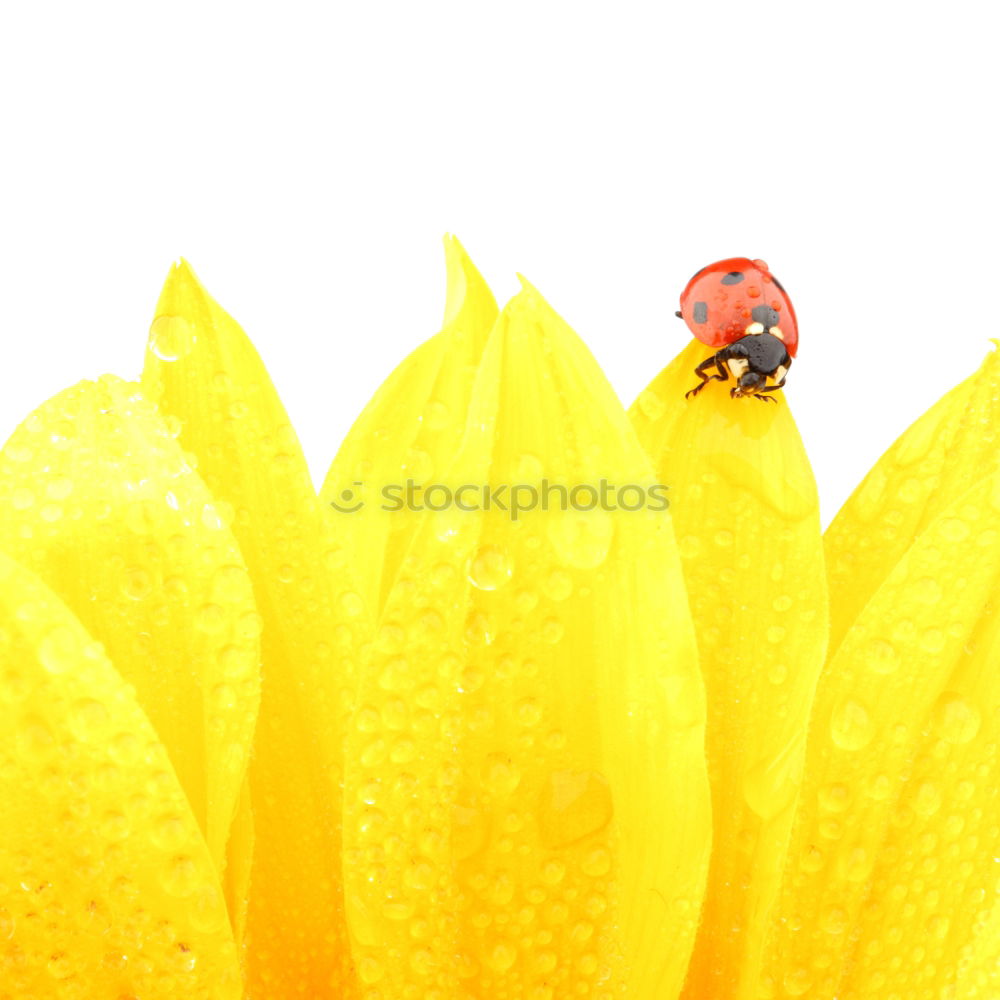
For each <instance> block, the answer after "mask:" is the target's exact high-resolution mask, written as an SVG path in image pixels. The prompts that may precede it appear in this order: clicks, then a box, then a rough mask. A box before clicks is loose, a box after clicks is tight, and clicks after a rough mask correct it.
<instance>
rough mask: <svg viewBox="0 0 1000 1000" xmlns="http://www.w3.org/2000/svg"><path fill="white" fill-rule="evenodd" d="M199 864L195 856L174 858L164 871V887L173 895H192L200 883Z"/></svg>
mask: <svg viewBox="0 0 1000 1000" xmlns="http://www.w3.org/2000/svg"><path fill="white" fill-rule="evenodd" d="M199 881H200V879H199V877H198V866H197V865H196V864H195V862H194V859H193V858H189V857H184V856H179V857H176V858H173V859H172V860H171V861H170V862H169V864H168V865H167V867H166V869H165V870H164V872H163V888H164V889H166V891H167V892H168V893H170V895H171V896H181V897H184V896H190V895H191V894H192V893H193V892H194V891H195V889H197V888H198V884H199Z"/></svg>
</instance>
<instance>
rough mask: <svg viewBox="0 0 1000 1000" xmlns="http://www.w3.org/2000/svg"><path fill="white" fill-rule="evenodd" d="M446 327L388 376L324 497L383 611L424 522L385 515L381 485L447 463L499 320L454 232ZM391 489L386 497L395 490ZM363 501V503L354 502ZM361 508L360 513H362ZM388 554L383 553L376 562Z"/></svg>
mask: <svg viewBox="0 0 1000 1000" xmlns="http://www.w3.org/2000/svg"><path fill="white" fill-rule="evenodd" d="M445 258H446V264H447V269H448V298H447V303H446V305H445V316H444V328H443V329H442V330H441V332H440V333H438V334H437V335H436V336H434V337H432V338H431V339H430V340H428V341H427V342H426V343H424V344H422V345H421V346H420V347H418V348H417V349H416V350H415V351H414V352H413V353H412V354H410V355H409V357H407V358H406V359H405V360H404V361H403V362H402V363H401V364H400V365H399V366H398V367H397V368H396V370H395V371H393V373H392V374H391V375H390V376H389V377H388V378H387V379H386V380H385V382H384V383H383V384H382V386H381V387H380V388H379V390H378V392H376V393H375V395H374V396H373V397H372V400H371V402H370V403H369V404H368V405H367V406H366V407H365V409H364V411H363V412H362V414H361V416H360V417H358V419H357V420H356V421H355V423H354V426H353V427H352V428H351V430H350V432H349V433H348V435H347V437H346V438H345V439H344V443H343V444H342V445H341V446H340V450H339V451H338V452H337V457H336V458H335V459H334V460H333V464H332V465H331V466H330V470H329V472H328V473H327V476H326V481H325V482H324V483H323V488H322V490H321V491H320V498H321V499H322V500H323V501H324V502H325V503H326V504H328V505H329V506H330V507H331V508H332V510H333V511H334V512H335V514H336V512H338V511H339V512H340V516H342V517H343V518H345V519H349V524H347V525H345V530H346V531H347V533H348V537H349V538H350V540H351V545H352V551H354V552H355V553H356V556H355V558H354V559H353V560H352V564H353V565H356V566H358V567H359V571H360V574H359V585H360V586H361V587H362V588H363V593H364V595H365V597H366V598H367V599H368V601H369V603H370V606H371V607H372V608H375V609H377V611H380V610H381V608H382V606H383V604H384V603H385V598H386V595H387V593H388V591H389V588H390V587H391V586H392V583H393V581H394V580H395V577H396V574H397V573H398V571H399V564H400V562H401V561H402V559H403V556H404V555H405V553H406V549H407V547H408V545H409V543H410V540H411V536H412V533H413V530H414V527H415V525H416V524H417V523H418V521H417V520H416V519H414V518H411V517H408V516H407V514H406V512H405V511H398V512H395V516H392V517H389V516H388V513H389V512H388V511H386V510H384V509H383V506H384V500H385V498H384V496H383V488H384V487H386V486H388V487H390V488H391V487H393V486H395V485H396V484H399V485H401V486H405V484H406V482H407V480H412V481H413V482H414V483H415V484H417V485H423V484H426V483H427V482H429V481H431V479H432V477H433V476H434V475H435V474H437V475H440V474H441V473H442V471H443V470H442V469H441V467H440V463H441V462H442V461H443V460H446V461H449V462H450V461H451V458H452V456H453V455H454V453H455V449H456V448H457V446H458V442H459V439H460V437H461V434H462V431H463V430H464V428H465V418H466V414H467V410H468V407H469V397H470V394H471V392H472V383H473V379H474V377H475V373H476V367H477V366H478V364H479V361H480V358H481V357H482V353H483V348H484V347H485V345H486V338H487V336H488V335H489V332H490V330H491V329H492V327H493V323H494V321H495V320H496V317H497V305H496V300H495V299H494V298H493V294H492V293H491V292H490V290H489V288H488V287H487V286H486V282H485V281H483V279H482V277H481V276H480V274H479V272H478V271H477V270H476V268H475V266H474V265H473V263H472V261H471V260H470V259H469V257H468V255H467V254H466V252H465V250H464V249H463V247H462V245H461V244H460V243H459V242H458V240H457V239H455V237H453V236H451V237H447V238H446V239H445ZM394 495H395V494H394V493H390V494H389V496H390V497H392V496H394ZM359 504H360V505H361V506H360V508H358V505H359ZM356 508H358V509H356ZM380 553H384V558H380V557H379V555H380Z"/></svg>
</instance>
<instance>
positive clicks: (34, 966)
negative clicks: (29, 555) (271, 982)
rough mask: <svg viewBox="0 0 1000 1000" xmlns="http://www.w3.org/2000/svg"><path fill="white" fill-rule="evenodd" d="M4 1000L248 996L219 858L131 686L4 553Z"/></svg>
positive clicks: (0, 596) (0, 614) (0, 911)
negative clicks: (220, 880)
mask: <svg viewBox="0 0 1000 1000" xmlns="http://www.w3.org/2000/svg"><path fill="white" fill-rule="evenodd" d="M0 663H2V664H3V668H2V677H0V732H2V733H3V734H4V739H3V740H2V741H0V801H2V802H3V809H0V970H2V971H0V981H2V990H3V994H4V995H5V996H10V997H14V996H17V997H29V996H31V997H49V998H52V1000H61V998H66V1000H68V998H70V997H91V996H95V997H96V996H101V997H112V996H113V997H125V996H130V997H131V996H136V997H139V996H141V997H146V998H150V1000H156V998H164V1000H167V998H174V997H179V996H190V997H206V998H208V997H211V998H217V1000H226V998H230V1000H236V998H238V997H240V996H241V995H242V984H241V981H240V971H239V963H238V961H237V954H236V948H235V945H234V943H233V937H232V932H231V930H230V928H229V925H228V922H227V918H226V907H225V903H224V901H223V898H222V893H221V892H220V890H219V884H218V880H217V877H216V872H215V867H214V865H213V861H212V859H211V857H210V856H209V852H208V850H207V849H206V846H205V842H204V840H203V838H202V835H201V831H200V830H199V828H198V823H197V822H196V821H195V818H194V816H193V815H192V814H191V811H190V809H189V807H188V802H187V798H186V795H185V792H184V791H182V790H181V787H180V785H179V784H178V781H177V778H176V776H175V774H174V771H173V769H172V767H171V763H170V760H169V759H168V757H167V754H166V752H165V751H164V748H163V746H162V744H161V743H160V741H159V739H158V738H157V736H156V733H155V732H154V730H153V728H152V726H151V725H150V724H149V721H148V720H147V719H146V717H145V715H144V714H143V712H142V710H141V709H140V708H139V706H138V704H137V703H136V700H135V697H134V694H133V691H132V689H131V686H130V685H129V684H127V683H126V682H125V681H124V680H123V679H122V677H121V676H120V675H119V674H118V673H117V672H116V671H115V669H114V667H113V666H112V665H111V663H110V662H109V660H108V659H107V657H106V656H105V655H104V652H103V650H102V648H101V646H100V645H99V644H98V643H96V642H94V641H93V639H92V638H91V637H90V636H89V635H88V634H87V632H86V631H85V630H84V629H83V628H82V626H81V625H80V623H79V622H78V621H77V619H76V618H74V617H73V615H72V614H71V613H70V611H69V610H68V609H67V608H66V606H65V605H64V604H63V603H62V602H61V601H60V600H59V599H58V598H57V597H56V596H55V594H53V593H52V591H50V590H49V589H48V588H47V587H46V586H45V585H44V584H43V583H42V582H41V581H40V580H39V579H38V578H37V577H36V576H34V575H33V574H31V573H29V572H28V571H26V570H24V569H22V568H21V567H19V566H17V565H16V564H15V563H13V562H12V561H11V560H10V559H9V558H8V557H7V556H5V555H0Z"/></svg>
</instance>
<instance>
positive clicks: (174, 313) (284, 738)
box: [143, 263, 370, 996]
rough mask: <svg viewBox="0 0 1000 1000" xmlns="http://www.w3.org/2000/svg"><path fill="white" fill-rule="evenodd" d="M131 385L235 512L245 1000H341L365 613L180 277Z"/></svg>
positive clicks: (236, 356) (209, 303)
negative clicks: (351, 748)
mask: <svg viewBox="0 0 1000 1000" xmlns="http://www.w3.org/2000/svg"><path fill="white" fill-rule="evenodd" d="M143 384H144V386H145V387H146V388H147V390H148V391H149V394H150V396H151V397H152V398H154V399H156V400H157V402H158V403H159V405H160V407H161V409H162V410H163V412H164V413H166V414H169V416H170V417H171V418H173V419H176V420H179V422H180V426H181V431H180V440H181V442H182V443H183V445H184V447H185V448H187V449H189V450H190V451H192V452H193V453H194V454H195V455H197V457H198V468H199V472H200V474H201V475H202V476H203V478H204V479H205V481H206V483H208V485H209V488H210V489H211V490H212V492H213V494H214V495H215V496H216V497H218V498H219V499H220V500H221V501H222V502H223V503H225V504H228V505H229V508H230V509H231V510H232V511H233V512H234V517H233V532H234V534H235V535H236V537H237V539H238V541H239V545H240V549H241V550H242V552H243V555H244V558H245V559H246V563H247V566H248V568H249V570H250V574H251V576H252V578H253V585H254V592H255V594H256V597H257V602H258V606H259V608H260V614H261V618H262V632H261V652H262V663H263V673H264V681H263V687H262V691H261V709H260V721H259V723H258V726H257V734H256V738H255V743H254V758H253V760H252V762H251V766H250V789H251V794H252V800H253V827H254V845H255V846H254V860H253V867H252V870H251V873H250V880H251V885H252V892H251V896H250V908H249V912H248V915H247V934H248V941H249V951H248V955H247V961H248V972H249V984H250V985H249V989H250V992H251V993H252V994H253V995H256V994H258V993H259V994H260V995H262V996H275V995H278V994H280V993H281V992H282V991H284V992H285V993H287V994H288V995H292V994H295V995H299V994H301V995H305V996H321V995H327V994H330V993H337V994H338V995H339V994H340V993H341V992H343V993H344V994H345V995H348V991H350V990H352V989H353V982H354V977H353V971H352V969H351V967H350V956H349V954H348V947H347V941H346V928H345V924H344V915H343V891H342V882H341V873H340V821H341V820H340V814H341V782H342V756H343V746H342V741H343V733H344V726H345V718H346V716H347V713H348V712H349V710H350V706H351V703H352V694H353V684H354V673H355V669H356V658H357V657H358V656H359V651H360V649H361V648H362V646H363V644H364V642H365V641H367V639H368V638H369V634H368V633H369V628H370V626H369V625H368V619H367V617H366V615H365V613H364V612H365V609H364V602H363V601H362V599H361V597H360V596H359V595H358V593H357V591H356V590H355V588H354V587H353V586H352V585H351V583H350V581H349V578H348V576H349V573H348V567H347V566H346V562H347V554H346V551H345V549H344V546H343V545H342V544H341V543H340V541H339V540H338V539H337V538H335V537H334V535H333V524H332V521H331V520H330V519H329V518H328V517H327V516H326V512H325V511H324V510H323V509H322V507H321V505H320V502H319V499H318V498H317V496H316V493H315V491H314V490H313V486H312V482H311V480H310V477H309V471H308V468H307V467H306V463H305V458H304V457H303V454H302V449H301V448H300V446H299V443H298V439H297V438H296V436H295V432H294V431H293V430H292V428H291V426H290V425H289V423H288V417H287V414H286V413H285V410H284V407H283V406H282V405H281V401H280V400H279V399H278V395H277V393H276V392H275V390H274V387H273V386H272V384H271V381H270V379H269V378H268V375H267V372H266V371H265V369H264V366H263V364H262V363H261V361H260V358H259V357H258V355H257V353H256V351H255V350H254V349H253V347H252V346H251V344H250V343H249V341H248V340H247V338H246V336H245V335H244V333H243V331H242V330H241V329H240V328H239V326H238V325H237V324H236V322H235V321H234V320H233V319H232V318H231V317H230V316H229V315H227V314H226V313H225V312H224V311H223V310H222V309H221V308H220V307H219V306H218V305H217V304H216V303H215V302H214V301H213V299H212V298H211V297H210V296H209V295H208V293H207V292H206V291H205V290H204V288H203V287H202V286H201V284H200V283H199V281H198V279H197V278H196V277H195V276H194V273H193V272H192V271H191V269H190V268H189V267H188V266H187V264H184V263H181V264H180V265H179V266H177V267H175V268H174V269H173V270H172V271H171V273H170V275H169V277H168V278H167V282H166V284H165V286H164V289H163V293H162V295H161V297H160V302H159V305H158V307H157V315H156V319H155V320H154V321H153V325H152V328H151V331H150V342H149V350H148V351H147V355H146V367H145V371H144V372H143Z"/></svg>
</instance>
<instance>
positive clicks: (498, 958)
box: [486, 941, 517, 972]
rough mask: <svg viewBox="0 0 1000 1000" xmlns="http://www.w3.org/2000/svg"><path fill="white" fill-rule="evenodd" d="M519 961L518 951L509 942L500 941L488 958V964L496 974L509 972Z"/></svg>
mask: <svg viewBox="0 0 1000 1000" xmlns="http://www.w3.org/2000/svg"><path fill="white" fill-rule="evenodd" d="M515 961H517V949H516V948H515V947H514V945H512V944H511V943H510V942H509V941H498V942H497V943H496V944H495V945H493V948H492V950H491V951H490V952H489V954H488V955H487V958H486V963H487V965H489V967H490V968H491V969H493V970H494V971H495V972H507V971H508V969H510V967H511V966H512V965H513V964H514V962H515Z"/></svg>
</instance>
